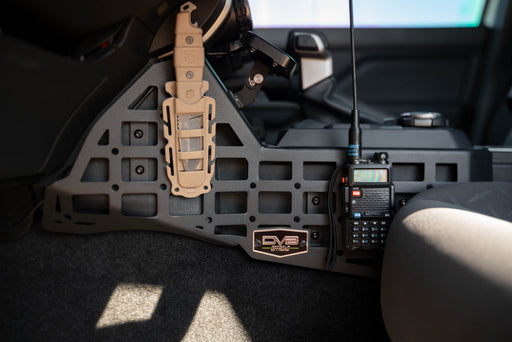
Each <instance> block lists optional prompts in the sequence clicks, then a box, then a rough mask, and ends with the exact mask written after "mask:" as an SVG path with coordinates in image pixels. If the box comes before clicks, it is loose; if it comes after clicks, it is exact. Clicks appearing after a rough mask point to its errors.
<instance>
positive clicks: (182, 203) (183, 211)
mask: <svg viewBox="0 0 512 342" xmlns="http://www.w3.org/2000/svg"><path fill="white" fill-rule="evenodd" d="M203 201H204V196H203V195H201V196H199V197H193V198H186V197H181V196H173V195H170V196H169V215H171V216H189V215H201V214H202V213H203Z"/></svg>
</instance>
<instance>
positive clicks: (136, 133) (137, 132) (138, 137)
mask: <svg viewBox="0 0 512 342" xmlns="http://www.w3.org/2000/svg"><path fill="white" fill-rule="evenodd" d="M143 135H144V133H143V132H142V130H140V129H137V130H135V132H133V136H134V137H135V138H137V139H140V138H142V136H143Z"/></svg>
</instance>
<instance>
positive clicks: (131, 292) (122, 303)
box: [96, 284, 163, 329]
mask: <svg viewBox="0 0 512 342" xmlns="http://www.w3.org/2000/svg"><path fill="white" fill-rule="evenodd" d="M162 290H163V287H162V286H160V285H148V284H119V285H117V287H116V288H115V290H114V292H113V293H112V295H111V296H110V299H109V301H108V303H107V306H106V307H105V310H103V313H102V314H101V317H100V319H99V320H98V323H96V328H97V329H99V328H105V327H110V326H116V325H120V324H126V323H130V322H144V321H148V320H150V319H151V317H152V316H153V312H155V309H156V306H157V304H158V301H159V300H160V296H161V295H162Z"/></svg>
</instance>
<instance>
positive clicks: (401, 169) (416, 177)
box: [393, 163, 425, 182]
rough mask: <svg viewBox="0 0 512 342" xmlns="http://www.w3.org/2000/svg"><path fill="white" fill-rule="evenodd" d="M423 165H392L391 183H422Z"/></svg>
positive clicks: (423, 175) (423, 178)
mask: <svg viewBox="0 0 512 342" xmlns="http://www.w3.org/2000/svg"><path fill="white" fill-rule="evenodd" d="M424 180H425V164H424V163H393V182H423V181H424Z"/></svg>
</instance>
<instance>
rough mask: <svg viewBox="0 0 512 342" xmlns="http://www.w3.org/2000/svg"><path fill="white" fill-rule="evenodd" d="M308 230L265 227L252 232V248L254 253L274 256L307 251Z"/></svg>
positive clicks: (280, 256)
mask: <svg viewBox="0 0 512 342" xmlns="http://www.w3.org/2000/svg"><path fill="white" fill-rule="evenodd" d="M308 237H309V236H308V231H304V230H294V229H265V230H255V231H254V232H253V248H252V250H253V251H254V252H256V253H261V254H267V255H270V256H273V257H276V258H284V257H287V256H292V255H297V254H304V253H307V252H308V246H309V243H308V241H309V240H308Z"/></svg>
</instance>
